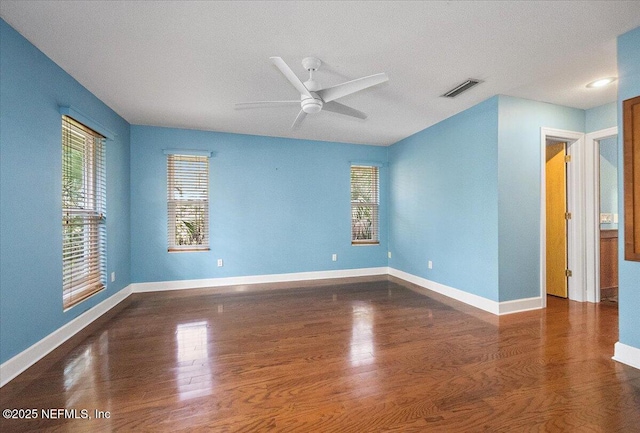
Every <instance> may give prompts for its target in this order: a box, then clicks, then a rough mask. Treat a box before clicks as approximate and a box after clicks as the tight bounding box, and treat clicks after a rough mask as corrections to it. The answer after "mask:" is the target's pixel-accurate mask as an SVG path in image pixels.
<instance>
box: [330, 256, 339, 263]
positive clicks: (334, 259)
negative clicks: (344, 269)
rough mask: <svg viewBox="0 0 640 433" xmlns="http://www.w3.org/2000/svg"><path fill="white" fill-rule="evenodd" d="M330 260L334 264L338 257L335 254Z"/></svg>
mask: <svg viewBox="0 0 640 433" xmlns="http://www.w3.org/2000/svg"><path fill="white" fill-rule="evenodd" d="M331 260H332V261H334V262H336V261H338V255H337V254H332V255H331Z"/></svg>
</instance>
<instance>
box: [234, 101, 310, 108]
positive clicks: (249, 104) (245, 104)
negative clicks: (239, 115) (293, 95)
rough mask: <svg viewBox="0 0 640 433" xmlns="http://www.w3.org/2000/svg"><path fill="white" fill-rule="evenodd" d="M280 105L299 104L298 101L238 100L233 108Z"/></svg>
mask: <svg viewBox="0 0 640 433" xmlns="http://www.w3.org/2000/svg"><path fill="white" fill-rule="evenodd" d="M282 105H300V101H253V102H238V103H237V104H235V108H236V109H239V108H260V107H279V106H282Z"/></svg>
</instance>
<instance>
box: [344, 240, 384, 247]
mask: <svg viewBox="0 0 640 433" xmlns="http://www.w3.org/2000/svg"><path fill="white" fill-rule="evenodd" d="M364 245H380V241H357V242H354V241H351V246H356V247H357V246H364Z"/></svg>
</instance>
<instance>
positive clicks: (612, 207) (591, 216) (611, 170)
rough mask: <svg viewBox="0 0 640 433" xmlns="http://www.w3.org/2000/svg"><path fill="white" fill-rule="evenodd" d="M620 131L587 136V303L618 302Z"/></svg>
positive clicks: (608, 131)
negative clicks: (618, 151) (618, 144)
mask: <svg viewBox="0 0 640 433" xmlns="http://www.w3.org/2000/svg"><path fill="white" fill-rule="evenodd" d="M617 139H618V128H616V127H613V128H607V129H603V130H600V131H596V132H592V133H589V134H587V136H586V140H585V141H586V152H585V158H586V159H585V165H586V179H585V180H586V182H585V185H586V191H585V192H586V194H585V195H586V209H587V212H586V214H585V217H586V218H585V220H586V244H585V245H586V248H587V254H586V266H587V268H586V269H587V275H586V277H587V278H586V293H587V301H589V302H600V301H601V300H605V301H608V302H617V288H618V275H617V272H618V218H617V217H618V213H617V212H618V202H617V198H618V183H617V180H618V155H617V150H618V147H617Z"/></svg>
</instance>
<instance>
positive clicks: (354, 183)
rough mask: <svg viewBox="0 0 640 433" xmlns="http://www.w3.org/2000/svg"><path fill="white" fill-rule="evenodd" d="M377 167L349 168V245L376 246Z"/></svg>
mask: <svg viewBox="0 0 640 433" xmlns="http://www.w3.org/2000/svg"><path fill="white" fill-rule="evenodd" d="M378 171H379V169H378V167H373V166H362V165H352V166H351V243H352V244H377V243H379V237H378V225H379V224H378V223H379V219H378V206H379V202H380V194H379V189H380V182H379V174H378Z"/></svg>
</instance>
